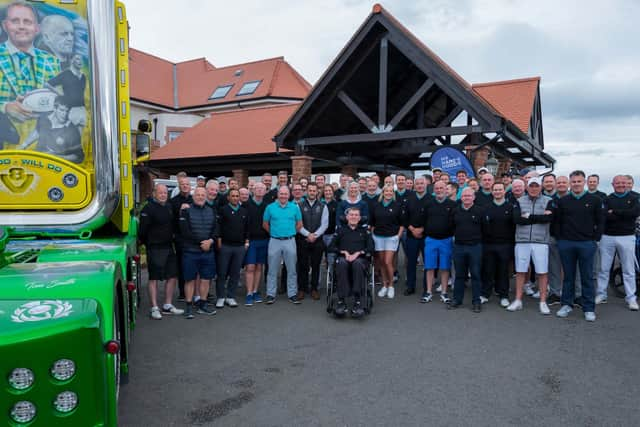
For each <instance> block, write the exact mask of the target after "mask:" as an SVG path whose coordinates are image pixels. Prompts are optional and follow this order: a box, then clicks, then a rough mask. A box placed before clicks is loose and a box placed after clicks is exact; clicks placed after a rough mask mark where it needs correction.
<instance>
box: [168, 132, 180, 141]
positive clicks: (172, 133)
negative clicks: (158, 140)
mask: <svg viewBox="0 0 640 427" xmlns="http://www.w3.org/2000/svg"><path fill="white" fill-rule="evenodd" d="M168 134H169V135H168V136H169V142H171V141H173V140H174V139H176V138H177V137H179V136H180V135H182V131H181V130H172V131H169V132H168Z"/></svg>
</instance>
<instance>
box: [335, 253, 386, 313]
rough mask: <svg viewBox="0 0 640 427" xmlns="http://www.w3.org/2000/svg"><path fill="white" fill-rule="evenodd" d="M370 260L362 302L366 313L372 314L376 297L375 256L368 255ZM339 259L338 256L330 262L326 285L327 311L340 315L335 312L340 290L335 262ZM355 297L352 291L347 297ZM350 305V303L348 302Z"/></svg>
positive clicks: (350, 298)
mask: <svg viewBox="0 0 640 427" xmlns="http://www.w3.org/2000/svg"><path fill="white" fill-rule="evenodd" d="M367 260H368V261H369V268H368V269H367V279H366V281H365V289H363V290H362V291H361V292H360V295H361V297H360V298H361V302H362V304H363V307H362V308H363V309H364V313H365V315H367V314H371V310H373V302H374V299H375V268H374V266H373V257H367ZM337 261H338V258H336V259H335V260H334V261H333V262H332V263H330V264H329V265H328V267H327V278H326V286H327V313H329V314H332V315H334V316H335V317H341V316H338V315H337V314H336V312H335V309H336V306H337V305H338V292H337V289H338V288H337V284H336V282H337V280H336V270H335V263H336V262H337ZM352 299H353V295H352V294H351V293H350V294H349V297H348V298H347V302H349V301H350V300H352ZM347 305H348V306H349V305H350V304H347Z"/></svg>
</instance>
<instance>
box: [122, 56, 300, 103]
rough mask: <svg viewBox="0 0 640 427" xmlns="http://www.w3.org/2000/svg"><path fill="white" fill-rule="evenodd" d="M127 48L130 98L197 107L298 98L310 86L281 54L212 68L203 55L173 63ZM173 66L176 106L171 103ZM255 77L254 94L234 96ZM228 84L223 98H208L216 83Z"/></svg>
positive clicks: (172, 98) (172, 96)
mask: <svg viewBox="0 0 640 427" xmlns="http://www.w3.org/2000/svg"><path fill="white" fill-rule="evenodd" d="M129 51H130V70H131V71H130V72H131V97H132V98H133V99H136V100H140V101H145V102H151V103H154V104H160V105H163V106H165V107H169V108H189V107H201V106H206V105H218V104H224V103H229V102H240V101H246V100H251V99H257V98H264V97H283V98H298V99H302V98H304V97H306V96H307V94H308V93H309V90H310V88H311V85H310V84H309V83H308V82H307V81H306V80H305V79H304V78H303V77H302V76H301V75H300V74H299V73H298V72H297V71H296V70H295V69H293V67H291V65H289V63H288V62H286V61H285V60H284V58H283V57H281V56H280V57H276V58H269V59H264V60H260V61H254V62H247V63H244V64H237V65H230V66H227V67H220V68H216V67H214V66H213V65H212V64H211V63H210V62H208V61H207V60H206V59H204V58H199V59H194V60H190V61H184V62H179V63H177V64H174V63H171V62H169V61H166V60H164V59H161V58H157V57H155V56H153V55H149V54H146V53H144V52H141V51H139V50H136V49H130V50H129ZM174 68H175V80H176V82H177V94H178V96H177V98H178V99H177V101H178V103H177V105H175V102H174V89H175V88H174ZM240 71H241V72H240ZM236 72H238V74H239V75H236V74H237V73H236ZM255 80H259V81H261V83H260V85H259V86H258V87H257V89H256V91H255V92H254V93H252V94H249V95H244V96H236V94H237V92H238V91H239V90H240V88H241V87H242V86H243V85H244V83H246V82H250V81H255ZM230 84H232V85H233V87H232V88H231V90H230V91H229V93H228V94H227V95H226V96H225V97H224V98H220V99H215V100H210V99H209V97H210V96H211V94H213V92H214V90H215V89H216V88H217V87H218V86H224V85H230Z"/></svg>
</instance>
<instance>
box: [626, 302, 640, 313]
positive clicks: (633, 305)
mask: <svg viewBox="0 0 640 427" xmlns="http://www.w3.org/2000/svg"><path fill="white" fill-rule="evenodd" d="M627 307H629V310H631V311H638V308H639V307H638V301H629V302H628V303H627Z"/></svg>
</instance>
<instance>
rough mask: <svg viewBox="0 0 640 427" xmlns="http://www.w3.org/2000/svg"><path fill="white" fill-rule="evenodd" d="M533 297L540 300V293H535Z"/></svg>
mask: <svg viewBox="0 0 640 427" xmlns="http://www.w3.org/2000/svg"><path fill="white" fill-rule="evenodd" d="M531 296H532V297H533V298H535V299H540V291H535V292H534V293H533V295H531Z"/></svg>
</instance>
